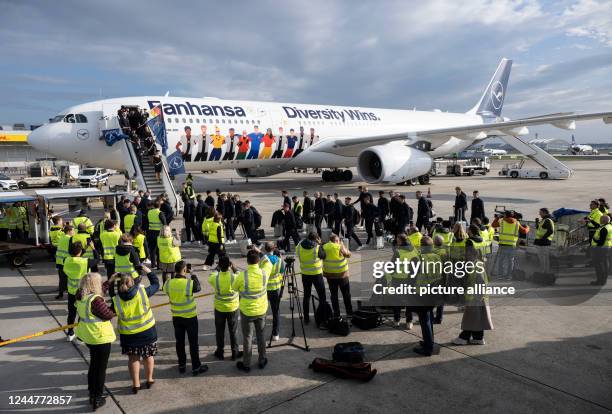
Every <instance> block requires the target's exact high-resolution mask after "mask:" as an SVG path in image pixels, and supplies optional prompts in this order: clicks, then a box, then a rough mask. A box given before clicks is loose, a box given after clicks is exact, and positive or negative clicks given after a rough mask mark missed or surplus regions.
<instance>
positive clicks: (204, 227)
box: [202, 217, 215, 237]
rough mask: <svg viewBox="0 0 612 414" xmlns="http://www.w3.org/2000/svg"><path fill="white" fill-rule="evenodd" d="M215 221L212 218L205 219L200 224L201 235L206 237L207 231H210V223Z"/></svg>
mask: <svg viewBox="0 0 612 414" xmlns="http://www.w3.org/2000/svg"><path fill="white" fill-rule="evenodd" d="M214 221H215V218H214V217H208V218H205V219H204V221H203V222H202V234H203V235H204V236H207V237H208V230H209V229H210V223H213V222H214Z"/></svg>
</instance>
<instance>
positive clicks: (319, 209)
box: [314, 191, 325, 237]
mask: <svg viewBox="0 0 612 414" xmlns="http://www.w3.org/2000/svg"><path fill="white" fill-rule="evenodd" d="M322 195H323V193H321V192H320V191H318V192H316V193H315V201H314V212H315V226H316V227H317V234H318V235H319V237H321V222H322V221H323V214H324V213H325V200H323V197H321V196H322Z"/></svg>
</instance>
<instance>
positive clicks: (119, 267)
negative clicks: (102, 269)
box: [113, 249, 140, 279]
mask: <svg viewBox="0 0 612 414" xmlns="http://www.w3.org/2000/svg"><path fill="white" fill-rule="evenodd" d="M113 257H114V258H115V272H121V273H131V274H132V277H133V278H134V279H136V278H137V277H138V276H140V275H139V274H138V272H137V271H136V269H135V268H134V263H132V262H131V260H130V254H129V253H128V254H124V255H120V254H117V249H115V252H114V256H113Z"/></svg>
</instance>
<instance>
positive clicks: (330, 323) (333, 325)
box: [327, 316, 351, 336]
mask: <svg viewBox="0 0 612 414" xmlns="http://www.w3.org/2000/svg"><path fill="white" fill-rule="evenodd" d="M327 330H328V331H329V332H331V333H333V334H336V335H340V336H347V335H348V334H350V333H351V327H350V325H349V323H348V322H347V321H346V319H344V318H343V317H342V316H334V317H333V318H330V319H328V320H327Z"/></svg>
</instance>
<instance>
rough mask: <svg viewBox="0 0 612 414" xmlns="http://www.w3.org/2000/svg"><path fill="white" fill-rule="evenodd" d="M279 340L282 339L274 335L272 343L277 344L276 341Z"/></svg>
mask: <svg viewBox="0 0 612 414" xmlns="http://www.w3.org/2000/svg"><path fill="white" fill-rule="evenodd" d="M279 339H280V337H279V336H278V335H274V336H273V337H272V341H273V342H276V341H278V340H279Z"/></svg>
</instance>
